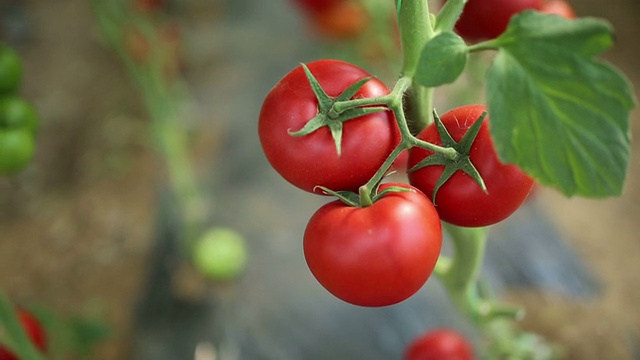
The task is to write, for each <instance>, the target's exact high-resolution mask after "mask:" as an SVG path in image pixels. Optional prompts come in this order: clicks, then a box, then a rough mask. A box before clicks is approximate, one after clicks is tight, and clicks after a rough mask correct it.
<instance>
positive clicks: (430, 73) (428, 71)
mask: <svg viewBox="0 0 640 360" xmlns="http://www.w3.org/2000/svg"><path fill="white" fill-rule="evenodd" d="M468 54H469V50H468V47H467V44H465V42H464V40H462V38H461V37H460V36H458V35H456V34H454V33H453V32H450V31H447V32H442V33H440V34H438V35H436V36H435V37H434V38H433V39H431V40H430V41H429V42H428V43H427V44H426V45H425V46H424V48H422V53H421V54H420V60H419V63H418V69H417V71H416V76H415V80H416V81H417V82H418V83H419V84H420V85H423V86H426V87H435V86H439V85H442V84H448V83H452V82H454V81H455V80H456V79H457V78H458V77H459V76H460V74H462V72H463V71H464V68H465V66H466V65H467V57H468Z"/></svg>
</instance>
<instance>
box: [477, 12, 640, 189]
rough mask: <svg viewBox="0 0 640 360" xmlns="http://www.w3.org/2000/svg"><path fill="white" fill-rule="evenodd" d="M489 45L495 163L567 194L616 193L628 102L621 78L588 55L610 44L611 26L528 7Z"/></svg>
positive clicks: (626, 149) (625, 151)
mask: <svg viewBox="0 0 640 360" xmlns="http://www.w3.org/2000/svg"><path fill="white" fill-rule="evenodd" d="M492 44H493V45H497V46H498V47H499V53H498V55H497V57H496V59H495V61H494V63H493V64H492V66H491V68H490V69H489V72H488V79H487V102H488V107H489V116H490V118H491V122H490V125H491V126H490V130H491V135H492V137H493V140H494V142H495V145H496V150H497V151H498V154H499V156H500V158H501V160H502V161H504V162H507V163H515V164H517V165H518V166H519V167H520V168H522V169H523V170H524V171H526V172H527V173H529V174H530V175H532V176H533V177H535V178H536V179H537V180H538V181H539V182H541V183H543V184H545V185H548V186H553V187H556V188H558V189H559V190H560V191H561V192H563V193H564V194H565V195H567V196H572V195H580V196H586V197H605V196H614V195H619V194H620V193H621V192H622V187H623V184H624V178H625V175H626V173H627V168H628V165H629V153H630V134H629V113H630V111H631V109H632V108H633V107H634V105H635V104H634V102H635V99H634V95H633V89H632V87H631V85H630V83H629V82H628V81H627V80H626V78H625V77H624V76H623V75H622V74H621V73H620V72H619V71H618V70H617V69H615V68H614V67H613V66H611V65H610V64H608V63H606V62H604V61H601V60H598V59H596V58H595V56H596V55H598V54H601V53H602V52H604V51H606V50H607V49H608V48H610V47H611V46H612V44H613V34H612V30H611V28H610V26H609V25H608V24H607V23H605V22H603V21H599V20H596V19H578V20H566V19H562V18H560V17H557V16H552V15H543V14H539V13H535V12H530V11H528V12H525V13H522V14H520V15H517V16H515V17H514V18H513V19H512V20H511V23H510V25H509V28H508V29H507V31H506V32H505V33H504V34H503V35H501V36H500V37H499V38H497V39H496V40H494V41H492Z"/></svg>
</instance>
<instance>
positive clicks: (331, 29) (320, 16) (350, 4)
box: [312, 1, 369, 39]
mask: <svg viewBox="0 0 640 360" xmlns="http://www.w3.org/2000/svg"><path fill="white" fill-rule="evenodd" d="M312 20H313V24H314V25H315V28H316V29H317V30H318V32H319V33H320V34H321V35H323V36H326V37H328V38H334V39H350V38H353V37H355V36H358V35H360V34H361V33H362V32H363V31H364V30H365V29H366V28H367V26H368V25H369V17H368V15H367V13H366V10H365V9H364V7H363V6H362V4H359V3H357V2H354V1H342V2H337V3H335V4H333V5H331V6H329V7H327V8H325V9H323V11H320V12H316V13H315V14H313V15H312Z"/></svg>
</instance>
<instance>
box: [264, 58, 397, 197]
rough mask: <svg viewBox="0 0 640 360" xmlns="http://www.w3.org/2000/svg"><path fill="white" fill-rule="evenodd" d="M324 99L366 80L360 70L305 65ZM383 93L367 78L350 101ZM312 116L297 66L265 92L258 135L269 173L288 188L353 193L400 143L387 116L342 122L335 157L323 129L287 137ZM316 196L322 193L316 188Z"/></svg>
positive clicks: (313, 101)
mask: <svg viewBox="0 0 640 360" xmlns="http://www.w3.org/2000/svg"><path fill="white" fill-rule="evenodd" d="M307 66H308V67H309V70H310V71H311V73H313V75H314V76H315V77H316V78H317V80H318V82H319V83H320V85H321V86H322V88H323V89H324V90H325V91H326V93H327V94H328V95H329V96H338V95H339V94H341V93H342V92H343V91H344V90H345V89H346V88H348V87H349V86H350V85H352V84H353V83H355V82H357V81H359V80H361V79H363V78H366V77H370V76H371V75H369V74H368V73H367V72H366V71H364V70H362V69H361V68H359V67H357V66H355V65H352V64H349V63H346V62H343V61H338V60H319V61H315V62H312V63H309V64H307ZM388 93H389V89H388V88H387V87H386V86H385V85H384V84H383V83H382V82H381V81H380V80H378V79H375V78H372V79H371V80H369V81H368V82H367V83H365V84H364V86H363V87H362V88H361V89H360V90H359V91H358V92H357V93H356V95H355V96H354V98H370V97H379V96H383V95H386V94H388ZM316 114H318V100H317V98H316V96H315V94H314V93H313V90H312V89H311V86H310V85H309V81H308V79H307V77H306V76H305V73H304V71H303V69H302V67H301V66H298V67H297V68H295V69H294V70H292V71H291V72H290V73H288V74H287V75H285V76H284V78H282V79H281V80H280V81H279V82H278V83H277V84H276V85H275V87H274V88H273V89H272V90H271V91H270V92H269V94H268V95H267V97H266V99H265V100H264V103H263V104H262V110H261V111H260V118H259V121H258V134H259V136H260V142H261V144H262V149H263V150H264V153H265V155H266V157H267V159H268V160H269V162H270V163H271V165H272V166H273V168H274V169H275V170H276V171H277V172H278V173H280V175H282V177H284V178H285V179H286V180H287V181H289V182H290V183H291V184H293V185H295V186H297V187H299V188H301V189H303V190H306V191H309V192H313V191H314V188H315V187H316V186H317V185H322V186H325V187H327V188H329V189H331V190H336V191H337V190H351V191H357V190H358V187H360V186H361V185H363V184H365V183H366V182H367V181H368V180H369V179H370V178H371V177H372V176H373V175H374V174H375V172H376V171H377V170H378V168H379V167H380V166H381V165H382V163H383V162H384V160H386V158H387V156H389V154H390V153H391V151H393V148H394V147H395V146H396V145H397V144H398V143H399V142H400V134H399V130H398V127H397V124H396V122H395V118H394V116H393V113H392V112H391V111H383V112H377V113H374V114H369V115H365V116H362V117H359V118H356V119H352V120H348V121H346V122H345V123H344V126H343V134H342V146H341V149H342V153H341V155H340V156H338V153H337V151H336V147H335V144H334V140H333V137H332V136H331V131H330V130H329V129H328V128H327V127H326V126H325V127H322V128H320V129H318V130H316V131H314V132H312V133H310V134H308V135H304V136H292V135H291V134H290V132H291V131H297V130H300V129H301V128H302V127H303V126H304V125H305V124H306V123H307V122H308V121H309V120H310V119H312V118H313V117H314V116H316ZM315 191H316V192H317V193H322V192H321V191H320V190H319V189H316V190H315Z"/></svg>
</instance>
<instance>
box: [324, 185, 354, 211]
mask: <svg viewBox="0 0 640 360" xmlns="http://www.w3.org/2000/svg"><path fill="white" fill-rule="evenodd" d="M316 188H318V189H320V190H322V192H324V193H325V194H327V195H332V196H335V197H337V198H338V200H340V201H342V202H343V203H345V204H346V205H347V206H353V207H360V196H359V195H358V194H356V193H354V192H353V191H333V190H331V189H329V188H327V187H324V186H320V185H318V186H316Z"/></svg>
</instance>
